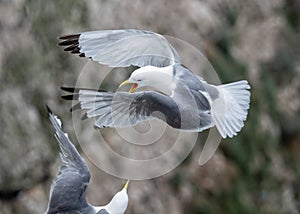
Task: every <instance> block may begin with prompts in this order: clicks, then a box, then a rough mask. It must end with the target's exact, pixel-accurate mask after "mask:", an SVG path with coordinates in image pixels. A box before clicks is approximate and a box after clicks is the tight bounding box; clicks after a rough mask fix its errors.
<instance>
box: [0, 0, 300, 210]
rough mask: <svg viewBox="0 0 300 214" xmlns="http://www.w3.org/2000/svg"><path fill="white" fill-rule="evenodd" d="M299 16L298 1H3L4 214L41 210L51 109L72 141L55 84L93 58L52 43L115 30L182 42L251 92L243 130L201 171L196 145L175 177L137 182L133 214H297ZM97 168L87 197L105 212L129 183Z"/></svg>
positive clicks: (72, 78) (51, 171)
mask: <svg viewBox="0 0 300 214" xmlns="http://www.w3.org/2000/svg"><path fill="white" fill-rule="evenodd" d="M299 11H300V2H299V1H297V0H272V1H271V0H267V1H259V0H246V1H238V0H210V1H208V0H204V1H200V0H186V1H180V0H173V1H170V0H153V1H142V0H130V1H129V0H125V1H117V0H111V1H107V0H101V1H98V0H90V1H80V0H56V1H42V0H37V1H36V0H35V1H33V0H0V83H1V84H0V90H1V93H0V119H1V123H0V129H1V135H0V213H1V214H10V213H23V214H27V213H31V214H34V213H43V212H44V211H45V209H46V206H47V200H48V194H49V188H50V184H51V182H52V178H53V177H54V176H55V174H56V172H57V166H58V165H59V163H60V162H59V159H58V158H59V156H58V147H57V145H56V142H55V139H54V137H53V136H52V129H51V127H50V126H49V121H48V118H47V114H46V111H45V109H44V105H45V104H48V105H49V106H51V107H53V110H54V111H55V112H56V113H57V114H58V115H61V116H63V117H62V119H63V121H64V127H65V130H66V131H67V132H69V134H70V137H71V139H73V141H74V142H75V143H76V141H75V135H74V134H73V129H72V123H71V121H72V119H71V114H69V113H68V109H69V107H70V104H69V103H67V102H63V101H62V100H61V99H60V95H61V91H60V89H59V86H61V85H74V84H75V82H76V79H77V76H78V74H79V71H80V70H81V69H82V67H83V66H84V64H85V63H86V60H84V59H78V58H77V57H75V56H71V55H70V54H66V53H64V52H63V51H62V50H61V49H60V48H58V47H57V45H56V44H57V40H56V38H57V36H59V35H61V34H67V33H72V32H80V31H87V30H97V29H99V30H100V29H119V28H138V29H146V30H151V31H155V32H158V33H161V34H164V35H170V36H174V37H178V38H180V39H182V40H185V41H187V42H189V43H190V44H192V45H193V46H195V47H197V48H199V49H200V48H201V50H202V51H203V52H204V53H205V55H206V56H207V57H208V59H209V60H210V62H211V63H212V64H213V66H214V68H215V70H216V71H217V72H218V75H219V76H220V78H221V81H222V82H224V83H225V82H232V81H235V80H239V79H244V78H246V79H248V80H249V82H250V84H251V86H252V90H251V92H252V97H251V109H250V112H249V117H248V120H247V121H246V126H245V127H244V129H243V130H242V132H241V133H240V134H239V135H238V136H237V137H235V138H233V139H228V140H224V142H222V144H221V146H220V147H219V149H218V151H217V153H216V154H215V155H214V157H213V158H212V159H211V160H210V161H209V162H208V163H207V164H206V165H205V166H202V167H200V166H198V165H197V163H198V162H197V158H198V155H199V154H198V153H199V150H200V148H199V146H196V147H195V148H194V150H193V153H192V154H190V155H189V157H188V158H187V159H186V160H185V161H184V162H183V163H182V164H181V165H180V166H179V167H178V168H176V169H175V170H173V171H172V172H170V173H169V174H167V175H165V176H162V177H160V178H157V179H153V180H148V181H139V182H132V183H131V186H130V188H129V197H130V205H129V209H128V211H127V213H132V214H140V213H143V214H145V213H146V214H147V213H157V214H160V213H173V214H177V213H178V214H179V213H254V212H255V213H299V210H300V181H299V180H300V164H299V162H300V154H299V152H300V110H299V109H300V39H299V38H300V13H299ZM200 41H201V44H200ZM99 72H100V73H101V71H99ZM100 73H99V75H101V74H100ZM87 138H89V136H87ZM78 148H79V146H78ZM90 167H91V170H92V174H93V178H92V180H91V184H90V188H89V191H88V198H89V200H90V202H92V203H94V204H98V203H102V204H104V203H107V202H108V200H109V199H110V198H111V196H112V195H113V194H114V193H115V192H117V191H118V190H119V189H120V188H121V187H122V185H123V183H124V181H123V180H121V179H117V178H114V177H112V176H110V175H108V174H106V173H104V172H102V171H99V170H98V169H96V168H95V167H94V166H93V165H92V164H90Z"/></svg>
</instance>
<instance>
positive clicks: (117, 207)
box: [106, 180, 129, 214]
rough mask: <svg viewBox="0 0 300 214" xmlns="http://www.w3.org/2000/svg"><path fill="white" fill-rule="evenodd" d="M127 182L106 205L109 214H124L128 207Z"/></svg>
mask: <svg viewBox="0 0 300 214" xmlns="http://www.w3.org/2000/svg"><path fill="white" fill-rule="evenodd" d="M128 184H129V180H128V181H127V182H126V184H125V185H124V187H123V189H122V190H121V191H120V192H117V193H116V194H115V195H114V197H113V198H112V199H111V201H110V202H109V204H107V205H106V209H107V211H108V212H109V213H111V214H124V213H125V211H126V209H127V206H128V195H127V189H128Z"/></svg>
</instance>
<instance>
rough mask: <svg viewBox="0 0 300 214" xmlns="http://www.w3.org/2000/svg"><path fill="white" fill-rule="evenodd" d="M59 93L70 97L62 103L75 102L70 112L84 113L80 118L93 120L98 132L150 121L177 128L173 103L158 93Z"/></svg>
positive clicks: (178, 114) (176, 110)
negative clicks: (165, 123) (161, 122)
mask: <svg viewBox="0 0 300 214" xmlns="http://www.w3.org/2000/svg"><path fill="white" fill-rule="evenodd" d="M62 89H63V90H65V91H67V92H71V93H72V94H71V95H65V96H62V97H63V98H64V99H67V100H78V101H79V103H77V104H76V105H75V106H73V107H72V109H71V110H76V109H78V108H79V109H83V110H85V111H86V113H85V115H84V116H83V118H94V117H95V118H96V121H95V126H96V127H98V128H103V127H128V126H132V125H135V124H137V123H138V122H140V121H143V120H149V119H151V118H158V119H161V120H164V121H166V122H167V123H168V124H169V125H170V126H172V127H174V128H180V127H181V117H180V112H179V108H178V106H177V104H176V102H175V101H174V100H173V99H172V98H171V97H169V96H166V95H163V94H160V93H158V92H153V91H143V92H135V93H128V92H107V91H95V90H90V89H74V88H66V87H62Z"/></svg>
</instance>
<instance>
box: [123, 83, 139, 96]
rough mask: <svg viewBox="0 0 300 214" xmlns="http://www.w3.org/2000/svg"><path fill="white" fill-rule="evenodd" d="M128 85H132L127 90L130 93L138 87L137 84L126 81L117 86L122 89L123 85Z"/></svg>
mask: <svg viewBox="0 0 300 214" xmlns="http://www.w3.org/2000/svg"><path fill="white" fill-rule="evenodd" d="M128 84H133V85H132V86H131V88H130V90H129V92H130V93H132V92H134V91H135V89H136V88H137V87H138V86H139V85H138V84H137V83H132V82H129V81H128V80H125V81H124V82H122V83H121V84H120V85H119V88H120V87H122V86H123V85H128Z"/></svg>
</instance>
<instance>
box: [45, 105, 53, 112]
mask: <svg viewBox="0 0 300 214" xmlns="http://www.w3.org/2000/svg"><path fill="white" fill-rule="evenodd" d="M45 108H46V109H47V111H48V113H49V114H53V112H52V110H51V109H50V108H49V106H47V105H45Z"/></svg>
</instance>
